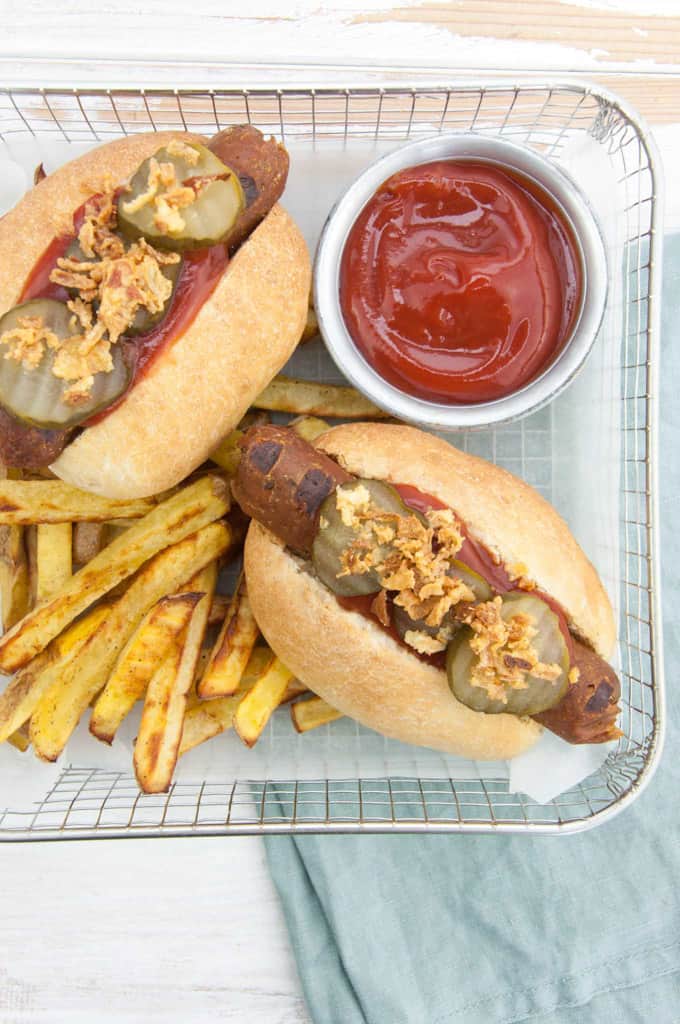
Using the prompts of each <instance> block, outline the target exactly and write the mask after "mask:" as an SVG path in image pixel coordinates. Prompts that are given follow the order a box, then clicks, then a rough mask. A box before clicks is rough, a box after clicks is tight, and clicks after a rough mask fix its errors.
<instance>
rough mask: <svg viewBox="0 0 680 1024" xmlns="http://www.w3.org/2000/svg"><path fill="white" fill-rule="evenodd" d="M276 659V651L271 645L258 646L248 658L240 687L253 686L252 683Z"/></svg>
mask: <svg viewBox="0 0 680 1024" xmlns="http://www.w3.org/2000/svg"><path fill="white" fill-rule="evenodd" d="M273 660H274V652H273V651H272V649H271V647H256V648H255V650H254V651H253V653H252V654H251V655H250V658H249V659H248V664H247V665H246V667H245V671H244V673H243V675H242V676H241V683H240V686H239V689H243V687H244V686H245V687H249V686H252V684H253V683H254V682H255V681H256V680H257V679H259V678H260V676H261V675H263V674H264V673H265V672H266V670H267V669H268V668H269V666H270V665H271V663H272V662H273Z"/></svg>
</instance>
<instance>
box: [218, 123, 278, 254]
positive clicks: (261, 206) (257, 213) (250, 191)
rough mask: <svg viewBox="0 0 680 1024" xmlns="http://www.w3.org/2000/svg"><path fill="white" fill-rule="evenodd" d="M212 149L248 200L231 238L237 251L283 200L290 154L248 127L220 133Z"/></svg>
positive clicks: (245, 125) (244, 125)
mask: <svg viewBox="0 0 680 1024" xmlns="http://www.w3.org/2000/svg"><path fill="white" fill-rule="evenodd" d="M208 148H209V149H211V150H212V151H213V153H214V154H215V156H217V157H219V159H220V160H221V161H222V163H224V164H226V165H227V167H231V169H232V170H233V171H235V172H236V173H237V174H238V176H239V180H240V182H241V186H242V188H243V192H244V195H245V198H246V208H245V210H244V211H243V213H242V214H241V216H240V217H239V219H238V222H237V223H236V225H235V226H234V229H233V231H232V233H231V235H230V236H229V238H228V244H229V248H230V249H234V248H235V247H236V246H238V245H240V243H241V242H242V241H243V239H244V238H247V236H248V235H249V234H250V232H251V231H252V230H253V228H255V227H256V226H257V225H258V224H259V223H260V221H261V220H263V219H264V218H265V217H266V216H267V214H268V213H269V211H270V210H271V208H272V206H273V205H274V203H276V202H277V200H278V199H280V198H281V195H282V193H283V190H284V188H285V186H286V179H287V178H288V166H289V159H288V153H287V152H286V150H285V149H284V148H283V146H282V145H280V144H279V143H278V142H276V140H275V139H265V137H264V135H263V134H262V132H260V131H258V130H257V128H253V127H252V125H248V124H239V125H234V127H233V128H225V129H224V131H221V132H218V133H217V135H215V136H213V138H212V139H211V140H210V142H209V143H208Z"/></svg>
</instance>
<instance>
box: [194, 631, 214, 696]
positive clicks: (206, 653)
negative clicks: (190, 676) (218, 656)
mask: <svg viewBox="0 0 680 1024" xmlns="http://www.w3.org/2000/svg"><path fill="white" fill-rule="evenodd" d="M208 625H210V620H208ZM210 654H211V650H210V648H209V647H201V649H200V651H199V652H198V659H197V661H196V669H195V671H194V684H195V685H196V686H197V685H198V682H199V680H200V679H201V677H202V676H203V673H204V672H205V670H206V667H207V665H208V662H209V661H210Z"/></svg>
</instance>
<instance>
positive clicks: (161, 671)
mask: <svg viewBox="0 0 680 1024" xmlns="http://www.w3.org/2000/svg"><path fill="white" fill-rule="evenodd" d="M181 657H182V646H179V647H176V648H173V649H171V650H170V652H169V654H167V655H166V657H165V661H162V662H161V664H160V665H159V666H158V668H157V669H156V671H155V672H154V674H153V676H152V677H151V681H150V683H149V687H148V689H147V691H146V698H145V700H144V709H143V711H142V720H141V722H140V726H139V735H138V736H137V739H136V741H135V749H134V754H133V758H132V763H133V765H134V769H135V776H136V778H137V782H138V783H139V788H140V789H141V790H142V791H143V792H144V793H164V792H165V791H166V789H167V788H168V786H169V785H170V779H168V780H167V782H166V779H165V771H164V764H160V762H161V760H163V761H165V758H164V757H163V758H162V756H161V748H162V746H163V739H164V730H165V725H166V722H167V720H168V718H169V717H170V705H171V704H172V702H173V696H174V685H175V680H176V679H177V668H178V665H179V662H180V659H181ZM182 699H184V698H182ZM175 717H176V716H175ZM182 718H183V708H182V716H180V729H181V728H182ZM174 764H175V761H174V760H173V762H172V766H171V769H170V777H172V770H173V768H174Z"/></svg>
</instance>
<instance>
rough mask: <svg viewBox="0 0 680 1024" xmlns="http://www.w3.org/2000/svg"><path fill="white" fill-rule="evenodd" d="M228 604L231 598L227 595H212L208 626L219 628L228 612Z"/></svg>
mask: <svg viewBox="0 0 680 1024" xmlns="http://www.w3.org/2000/svg"><path fill="white" fill-rule="evenodd" d="M230 604H231V598H230V597H229V596H228V595H227V594H213V599H212V603H211V605H210V614H209V615H208V625H209V626H219V625H220V623H222V622H224V617H225V615H226V614H227V611H228V610H229V605H230Z"/></svg>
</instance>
